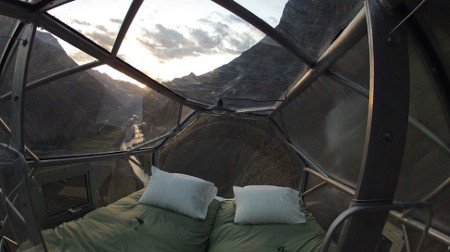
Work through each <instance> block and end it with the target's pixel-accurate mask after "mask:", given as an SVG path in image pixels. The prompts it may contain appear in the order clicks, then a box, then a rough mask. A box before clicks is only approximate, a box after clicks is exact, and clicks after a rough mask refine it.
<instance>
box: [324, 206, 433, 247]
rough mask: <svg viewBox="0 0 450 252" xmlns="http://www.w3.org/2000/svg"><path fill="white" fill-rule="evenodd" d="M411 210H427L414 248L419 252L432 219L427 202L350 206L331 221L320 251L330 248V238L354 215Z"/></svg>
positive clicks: (430, 209)
mask: <svg viewBox="0 0 450 252" xmlns="http://www.w3.org/2000/svg"><path fill="white" fill-rule="evenodd" d="M411 208H428V210H429V216H428V219H427V224H426V226H425V229H424V230H423V232H422V236H421V237H420V240H419V244H418V245H417V248H416V252H419V251H420V249H421V247H422V244H423V241H424V239H425V236H426V235H427V233H428V230H429V229H430V225H431V220H432V219H433V209H432V208H431V205H430V204H429V203H428V202H404V203H403V202H395V203H390V204H358V205H355V206H352V207H350V208H349V209H347V210H345V211H344V212H342V213H341V214H340V215H339V216H338V217H337V218H336V219H335V220H334V221H333V223H332V224H331V226H330V227H329V228H328V231H327V234H326V236H325V239H324V242H323V245H322V248H321V251H322V252H327V251H328V248H329V247H330V244H331V242H332V238H331V237H332V236H333V235H334V233H335V232H336V230H337V228H338V227H339V226H340V225H341V224H342V223H344V221H346V220H347V219H349V218H351V217H352V216H354V215H356V214H360V213H363V212H368V213H371V214H374V213H376V212H387V211H390V210H396V211H401V210H404V209H411ZM383 224H384V223H383ZM369 248H370V247H369ZM366 249H367V247H366ZM355 251H359V250H355Z"/></svg>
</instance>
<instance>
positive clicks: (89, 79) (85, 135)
mask: <svg viewBox="0 0 450 252" xmlns="http://www.w3.org/2000/svg"><path fill="white" fill-rule="evenodd" d="M76 66H78V65H77V63H75V62H74V61H73V60H72V58H71V57H70V56H69V55H67V53H66V52H65V51H64V49H63V48H62V47H61V46H60V44H59V43H58V41H57V40H56V39H55V38H54V37H53V36H52V35H51V34H49V33H44V32H37V34H36V39H35V42H34V46H33V50H32V55H31V61H30V69H29V73H28V79H29V80H36V79H39V78H42V77H44V76H47V75H48V74H51V73H55V72H58V71H61V70H64V69H69V68H73V67H76ZM144 104H145V107H143V105H144ZM146 108H148V111H147V109H146ZM176 109H177V105H176V104H175V103H174V102H172V101H170V100H169V99H167V98H166V97H164V96H161V95H157V94H156V93H155V92H153V91H151V90H149V89H148V88H145V89H144V88H141V87H138V86H136V85H134V84H131V83H128V82H125V81H120V80H115V79H112V78H111V77H109V76H108V75H106V74H103V73H100V72H98V71H95V70H88V71H84V72H81V73H78V74H75V75H72V76H69V77H66V78H63V79H60V80H57V81H54V82H51V83H48V84H46V85H44V86H41V87H39V88H36V89H34V90H30V91H28V92H27V94H26V103H25V123H24V127H25V141H26V144H27V145H28V146H29V147H30V148H31V149H32V150H34V151H35V152H36V153H38V154H41V155H70V154H80V153H87V152H99V151H110V150H118V149H120V148H121V147H123V145H122V144H123V142H124V141H127V139H125V138H126V135H127V134H128V133H129V132H131V133H130V134H128V135H133V134H134V130H135V127H134V125H142V122H143V120H144V121H145V120H147V125H150V124H151V123H150V122H149V116H148V114H149V113H151V114H152V116H153V117H152V118H151V119H152V121H156V120H155V116H157V115H159V114H165V115H173V114H174V112H173V111H174V110H176ZM149 111H150V112H149ZM143 117H145V118H143ZM159 122H160V123H159V124H158V125H159V128H157V129H155V127H142V130H143V132H142V133H143V134H144V136H145V137H146V138H151V137H153V136H154V135H155V134H160V132H163V131H164V130H167V128H170V127H172V126H173V124H174V123H175V121H174V122H173V124H172V125H167V123H172V122H167V121H164V122H161V121H159ZM156 130H158V132H155V131H156ZM128 140H129V139H128Z"/></svg>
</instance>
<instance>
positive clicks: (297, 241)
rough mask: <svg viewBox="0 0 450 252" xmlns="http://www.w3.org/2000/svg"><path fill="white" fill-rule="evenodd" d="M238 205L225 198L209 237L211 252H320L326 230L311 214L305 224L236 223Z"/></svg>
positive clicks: (307, 215)
mask: <svg viewBox="0 0 450 252" xmlns="http://www.w3.org/2000/svg"><path fill="white" fill-rule="evenodd" d="M234 213H235V205H234V203H233V201H225V202H223V203H222V207H221V209H220V210H219V213H218V214H217V218H216V223H215V224H214V228H213V231H212V233H211V239H210V248H209V251H210V252H229V251H233V252H240V251H257V252H266V251H267V252H293V251H319V250H320V247H321V245H322V242H323V239H324V238H325V232H324V231H323V229H322V228H321V227H320V226H319V225H318V224H317V223H316V222H315V220H314V218H313V217H312V215H311V214H309V213H307V214H306V217H307V218H306V223H303V224H272V225H238V224H234V222H233V221H234Z"/></svg>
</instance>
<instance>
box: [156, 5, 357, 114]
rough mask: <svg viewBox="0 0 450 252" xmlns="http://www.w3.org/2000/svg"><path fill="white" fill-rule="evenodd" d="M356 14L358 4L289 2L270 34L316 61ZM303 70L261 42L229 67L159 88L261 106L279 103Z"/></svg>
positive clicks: (289, 57)
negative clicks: (276, 33) (285, 38)
mask: <svg viewBox="0 0 450 252" xmlns="http://www.w3.org/2000/svg"><path fill="white" fill-rule="evenodd" d="M361 8H362V1H359V0H351V1H348V0H346V1H315V0H301V1H300V0H290V1H288V2H287V3H286V6H285V8H284V10H283V14H282V16H281V19H280V23H279V24H278V26H277V27H275V29H276V30H277V31H279V32H280V33H281V34H283V35H285V36H286V37H288V38H289V39H290V40H291V41H292V42H293V43H294V44H296V45H297V46H298V47H299V48H301V49H302V50H303V51H305V52H306V53H307V54H308V55H310V56H311V57H312V58H313V59H316V58H318V57H319V56H320V55H321V54H322V53H323V52H324V51H325V50H326V48H328V46H329V45H330V44H331V42H332V40H333V38H335V36H336V35H337V33H338V32H339V31H340V30H342V29H343V28H345V26H346V25H347V24H348V23H349V22H350V21H351V19H352V18H353V17H354V16H355V14H356V13H357V12H358V11H359V10H360V9H361ZM305 70H306V65H305V64H304V63H303V62H301V61H300V60H299V59H298V58H297V57H296V56H294V55H293V54H291V53H290V52H289V51H288V50H287V49H284V48H283V47H281V46H280V45H279V44H278V43H276V42H274V41H273V40H271V39H270V38H268V37H265V38H263V39H262V40H261V41H259V42H258V43H257V44H255V45H254V46H252V47H251V48H249V49H248V50H247V51H245V52H243V53H242V54H241V55H239V56H238V57H237V58H235V59H234V60H232V61H231V62H229V63H228V64H225V65H223V66H221V67H219V68H217V69H215V70H213V71H211V72H208V73H205V74H202V75H200V76H196V75H195V74H193V73H191V74H189V75H187V76H184V77H181V78H176V79H174V80H172V81H170V82H166V83H164V85H166V86H168V87H169V88H171V89H172V90H174V91H175V92H177V93H179V94H181V95H183V96H185V97H189V98H191V99H193V100H195V101H199V102H202V103H205V104H209V105H214V104H216V103H217V100H218V99H219V98H244V100H224V105H225V106H227V107H251V106H262V105H269V104H273V103H274V102H275V101H273V100H276V99H280V98H282V96H283V94H284V93H285V92H286V91H287V90H288V87H289V86H290V85H291V84H293V82H294V81H295V79H296V78H298V77H299V75H301V74H303V73H304V72H305ZM267 100H269V101H268V102H262V101H267Z"/></svg>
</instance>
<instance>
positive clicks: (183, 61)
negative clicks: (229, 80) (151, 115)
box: [119, 0, 264, 82]
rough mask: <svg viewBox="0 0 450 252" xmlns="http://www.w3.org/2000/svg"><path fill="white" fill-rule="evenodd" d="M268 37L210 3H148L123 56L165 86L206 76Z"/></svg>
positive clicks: (182, 0)
mask: <svg viewBox="0 0 450 252" xmlns="http://www.w3.org/2000/svg"><path fill="white" fill-rule="evenodd" d="M263 37H264V34H263V33H261V32H260V31H258V30H257V29H255V28H253V27H252V26H250V25H249V24H248V23H246V22H245V21H243V20H241V19H240V18H238V17H237V16H235V15H233V14H232V13H230V12H228V11H227V10H225V9H223V8H222V7H220V6H218V5H216V4H214V3H213V2H211V1H207V0H201V1H198V0H189V1H185V0H176V1H170V3H167V1H163V0H149V1H145V2H144V3H143V5H142V6H141V8H140V10H139V12H138V14H137V16H136V18H135V19H134V21H133V24H132V26H131V28H130V30H129V31H128V34H127V36H126V39H125V41H124V43H123V44H122V47H121V50H120V51H119V56H120V57H121V58H123V59H125V60H126V61H128V62H130V63H131V64H132V65H133V66H135V67H136V68H138V69H140V70H141V71H143V72H145V73H147V74H149V76H151V77H153V78H155V79H156V80H158V81H160V82H166V81H171V80H173V79H174V78H177V77H182V76H186V75H189V74H191V73H192V74H194V75H196V76H198V75H201V74H204V73H207V72H209V71H211V70H213V69H215V68H217V67H219V66H221V65H224V64H226V63H228V62H229V61H231V60H232V59H234V58H236V57H237V56H239V55H240V54H241V53H242V52H244V51H246V50H248V49H249V48H250V47H252V46H253V45H255V44H256V43H257V42H258V41H259V40H261V39H262V38H263Z"/></svg>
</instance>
